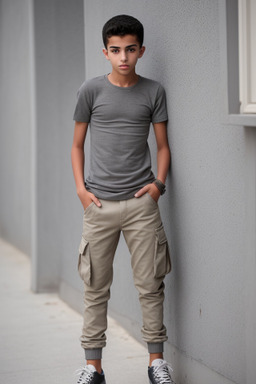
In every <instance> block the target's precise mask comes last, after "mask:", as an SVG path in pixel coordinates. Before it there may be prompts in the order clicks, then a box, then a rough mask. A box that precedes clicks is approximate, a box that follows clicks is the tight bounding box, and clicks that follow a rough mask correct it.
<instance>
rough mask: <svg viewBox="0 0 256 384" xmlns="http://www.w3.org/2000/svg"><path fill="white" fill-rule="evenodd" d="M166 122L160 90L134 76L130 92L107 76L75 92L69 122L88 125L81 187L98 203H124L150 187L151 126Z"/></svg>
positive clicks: (161, 91) (145, 79) (157, 86)
mask: <svg viewBox="0 0 256 384" xmlns="http://www.w3.org/2000/svg"><path fill="white" fill-rule="evenodd" d="M167 119H168V116H167V110H166V99H165V91H164V89H163V87H162V86H161V85H160V84H159V83H158V82H156V81H153V80H150V79H147V78H144V77H141V76H140V77H139V80H138V82H137V83H136V84H135V85H133V86H131V87H118V86H115V85H113V84H112V83H110V81H109V80H108V77H107V75H104V76H99V77H96V78H94V79H91V80H89V81H86V82H85V83H84V84H83V85H82V86H81V87H80V89H79V91H78V101H77V105H76V109H75V113H74V120H75V121H79V122H85V123H90V124H89V128H90V153H91V155H90V167H89V175H88V177H87V179H86V188H87V189H88V190H89V191H90V192H92V193H94V194H95V195H96V196H97V197H98V198H101V199H106V200H125V199H130V198H132V197H133V196H134V194H135V193H136V191H138V190H139V189H140V188H141V187H143V186H144V185H146V184H148V183H152V182H153V180H154V175H153V173H152V171H151V157H150V151H149V146H148V141H147V140H148V134H149V128H150V123H151V122H152V123H160V122H163V121H166V120H167Z"/></svg>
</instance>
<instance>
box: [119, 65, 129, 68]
mask: <svg viewBox="0 0 256 384" xmlns="http://www.w3.org/2000/svg"><path fill="white" fill-rule="evenodd" d="M119 68H120V69H128V68H129V65H127V64H122V65H119Z"/></svg>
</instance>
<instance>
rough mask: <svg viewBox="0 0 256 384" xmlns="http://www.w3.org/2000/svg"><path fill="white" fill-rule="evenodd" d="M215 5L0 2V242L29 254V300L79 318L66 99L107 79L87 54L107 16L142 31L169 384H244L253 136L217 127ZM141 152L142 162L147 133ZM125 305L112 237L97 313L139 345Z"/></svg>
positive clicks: (145, 0) (250, 368)
mask: <svg viewBox="0 0 256 384" xmlns="http://www.w3.org/2000/svg"><path fill="white" fill-rule="evenodd" d="M224 3H225V2H224V1H217V0H215V1H212V0H200V1H189V0H187V1H179V0H172V1H167V0H161V2H157V1H153V0H141V1H136V0H129V1H126V2H124V1H122V2H121V1H119V0H111V1H104V0H86V1H85V2H83V1H82V0H75V1H69V0H54V1H52V0H24V1H23V2H21V1H19V0H10V1H7V0H0V83H1V90H0V130H1V131H0V132H1V140H0V180H1V185H0V192H1V204H0V236H2V237H4V238H5V239H7V240H9V241H10V242H12V243H14V244H15V245H16V246H18V247H19V248H21V249H22V250H23V251H25V252H26V253H27V254H31V262H32V283H31V284H32V288H33V290H34V291H47V290H59V293H60V296H61V297H62V298H63V299H64V300H66V301H67V302H68V303H69V304H70V305H71V306H73V307H74V308H76V309H78V310H79V311H82V306H83V302H82V282H81V281H80V279H79V278H78V275H77V268H76V266H77V259H78V254H77V248H78V245H79V241H80V237H81V232H82V215H83V210H82V206H81V204H80V202H79V200H78V198H77V196H76V192H75V184H74V181H73V176H72V170H71V163H70V149H71V143H72V135H73V121H72V115H73V110H74V106H75V103H76V91H77V89H78V87H79V86H80V84H81V83H82V82H83V81H84V78H85V77H86V78H90V77H93V76H97V75H100V74H102V73H107V72H110V70H111V68H110V66H109V62H107V61H106V59H105V58H104V56H103V54H102V52H101V50H102V42H101V29H102V26H103V24H104V22H105V21H106V20H107V19H108V18H110V17H112V16H113V15H115V14H119V13H128V14H131V15H134V16H135V17H138V18H139V19H140V20H141V21H142V22H143V24H144V26H145V45H146V53H145V55H144V57H143V58H142V59H141V60H140V61H139V64H138V72H139V73H140V74H141V75H143V76H148V77H151V78H154V79H156V80H158V81H160V82H161V83H162V84H163V85H164V86H165V89H166V92H167V97H168V110H169V117H170V118H169V125H168V134H169V139H170V146H171V151H172V167H171V170H170V172H169V176H168V180H167V193H166V194H165V195H164V196H163V197H162V198H161V200H160V209H161V213H162V219H163V222H164V224H165V228H166V233H167V236H168V239H169V242H170V247H171V252H172V260H173V271H172V273H171V274H170V275H169V276H168V277H167V278H166V303H165V323H166V325H167V328H168V334H169V341H168V343H167V345H166V358H167V359H168V360H170V361H171V362H172V364H173V366H174V368H175V377H176V381H177V384H180V383H183V384H185V383H186V384H195V383H196V384H198V383H199V384H200V383H207V384H216V383H218V384H228V383H229V384H230V383H239V384H245V383H247V384H254V383H255V379H256V374H255V364H254V359H253V357H254V356H255V345H256V343H255V342H254V340H255V322H254V320H253V319H255V318H256V314H255V310H254V308H255V307H256V305H253V303H254V301H255V299H254V298H255V297H256V295H255V294H254V293H255V292H256V291H255V287H256V285H255V267H254V266H255V248H256V247H255V226H256V224H255V223H256V220H255V217H256V215H255V214H256V211H255V185H256V184H255V164H256V154H255V149H254V146H253V143H255V142H256V137H255V135H256V130H255V129H254V128H249V129H248V128H247V129H244V128H243V127H242V126H238V125H236V126H235V125H231V124H227V121H226V119H224V118H223V105H224V104H225V103H226V102H227V100H226V98H225V96H226V93H228V92H226V91H225V89H224V88H225V81H224V82H223V72H225V71H224V68H223V63H224V62H225V60H224V61H223V56H225V55H224V52H223V50H225V49H224V48H225V47H224V48H223V39H225V36H223V35H222V33H220V31H222V28H221V23H224V24H225V23H226V20H225V17H224V16H223V12H222V5H221V4H224ZM228 4H229V5H231V1H230V0H229V1H228ZM234 4H235V2H234ZM160 5H161V6H160ZM234 13H235V11H234ZM229 15H230V12H229ZM224 46H225V44H224ZM234 50H235V48H234ZM229 66H231V67H232V60H229ZM231 67H230V68H231ZM230 68H229V71H230V70H231V69H230ZM236 72H237V66H236V64H235V63H234V66H233V67H232V73H233V74H234V73H236ZM233 85H234V84H233ZM233 89H236V87H234V88H233ZM229 91H230V90H229ZM225 92H226V93H225ZM230 92H231V91H230ZM235 99H236V100H237V98H235ZM232 112H233V113H234V111H232ZM150 146H151V151H152V159H153V162H154V163H155V160H156V148H155V144H154V137H153V135H152V134H151V136H150ZM85 149H86V157H87V159H88V157H89V148H88V145H86V148H85ZM248 164H249V166H248ZM154 169H155V165H154ZM248 218H249V220H248ZM137 296H138V295H137V292H136V290H135V289H134V287H133V282H132V274H131V270H130V256H129V253H128V250H127V247H126V245H125V243H124V241H123V239H121V243H120V245H119V247H118V250H117V254H116V259H115V274H114V283H113V287H112V297H111V300H110V305H109V307H110V311H111V313H112V314H113V315H114V316H115V317H116V318H118V319H119V320H120V321H121V323H122V324H123V325H125V326H126V327H127V328H128V329H129V330H130V332H131V333H132V334H133V335H134V336H135V337H137V338H139V339H140V327H141V314H140V307H139V302H138V297H137ZM78 347H79V342H78Z"/></svg>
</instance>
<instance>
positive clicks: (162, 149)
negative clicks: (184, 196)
mask: <svg viewBox="0 0 256 384" xmlns="http://www.w3.org/2000/svg"><path fill="white" fill-rule="evenodd" d="M154 131H155V137H156V144H157V179H159V180H160V181H161V182H162V183H163V184H165V180H166V177H167V173H168V169H169V166H170V159H171V154H170V148H169V144H168V137H167V122H166V121H164V122H161V123H155V124H154ZM145 193H149V194H150V195H151V197H153V199H154V200H155V201H157V200H158V199H159V197H160V192H159V190H158V188H157V187H156V186H155V184H153V183H152V184H148V185H145V187H143V188H141V189H140V190H139V191H138V192H137V193H136V194H135V197H140V196H142V195H144V194H145Z"/></svg>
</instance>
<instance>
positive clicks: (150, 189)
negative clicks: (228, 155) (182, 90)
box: [72, 15, 173, 384]
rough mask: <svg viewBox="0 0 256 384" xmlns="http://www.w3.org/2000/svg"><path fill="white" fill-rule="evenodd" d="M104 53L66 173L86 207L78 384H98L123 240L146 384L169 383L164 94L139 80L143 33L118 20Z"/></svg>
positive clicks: (81, 106) (82, 95)
mask: <svg viewBox="0 0 256 384" xmlns="http://www.w3.org/2000/svg"><path fill="white" fill-rule="evenodd" d="M102 33H103V42H104V45H105V48H104V49H103V53H104V55H105V57H106V59H107V60H109V61H110V63H111V66H112V71H111V73H110V74H108V75H105V76H100V77H96V78H94V79H92V80H89V81H86V82H85V83H84V84H83V85H82V86H81V88H80V89H79V93H78V101H77V106H76V109H75V113H74V120H75V131H74V141H73V146H72V166H73V172H74V178H75V182H76V189H77V194H78V196H79V198H80V200H81V203H82V205H83V207H84V217H83V235H82V240H81V244H80V247H79V265H78V269H79V273H80V276H81V278H82V279H83V281H84V287H85V312H84V327H83V334H82V336H81V343H82V347H83V348H84V350H85V356H86V360H87V364H86V366H85V367H84V368H83V369H82V370H81V372H80V373H79V374H80V378H79V380H78V383H79V384H83V383H87V384H104V383H105V376H104V373H103V371H102V366H101V358H102V348H103V347H105V345H106V336H105V331H106V328H107V302H108V300H109V297H110V286H111V283H112V278H113V258H114V254H115V250H116V247H117V244H118V241H119V236H120V233H121V231H122V233H123V235H124V238H125V240H126V243H127V245H128V248H129V251H130V253H131V265H132V269H133V276H134V284H135V287H136V288H137V290H138V291H139V299H140V304H141V308H142V315H143V327H142V335H143V340H144V341H145V342H146V343H147V345H148V351H149V356H150V358H149V367H148V374H149V381H150V383H151V384H160V383H161V384H164V383H173V381H172V379H171V374H170V366H169V364H168V363H167V362H166V361H164V360H163V343H164V341H166V340H167V336H166V328H165V326H164V324H163V300H164V283H163V280H164V277H165V275H166V274H167V273H168V272H169V271H170V269H171V263H170V256H169V250H168V244H167V240H166V236H165V232H164V228H163V225H162V222H161V218H160V214H159V209H158V204H157V201H158V199H159V197H160V195H161V194H163V193H164V191H165V179H166V176H167V172H168V168H169V163H170V150H169V146H168V139H167V129H166V122H167V111H166V101H165V92H164V89H163V87H162V86H161V85H160V84H159V83H157V82H156V81H153V80H150V79H146V78H144V77H141V76H139V75H137V74H136V71H135V66H136V63H137V61H138V59H140V58H141V57H142V56H143V54H144V51H145V47H144V46H143V33H144V31H143V26H142V24H141V23H140V22H139V21H138V20H137V19H135V18H134V17H131V16H127V15H119V16H115V17H113V18H112V19H110V20H109V21H108V22H107V23H106V24H105V25H104V27H103V32H102ZM151 122H152V123H153V126H154V132H155V137H156V143H157V178H155V176H154V175H153V173H152V171H151V160H150V152H149V147H148V142H147V139H148V134H149V128H150V123H151ZM88 126H90V151H91V156H90V169H89V175H88V177H87V179H86V181H84V141H85V137H86V133H87V128H88Z"/></svg>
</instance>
